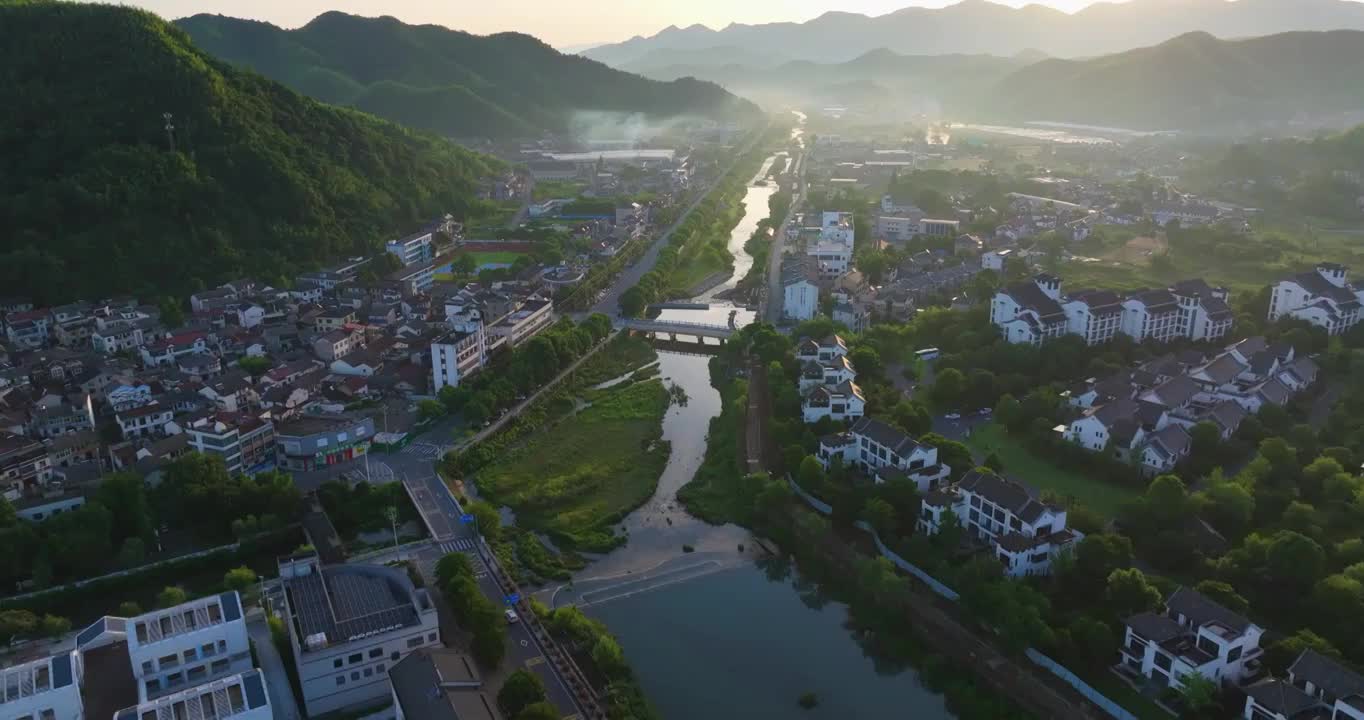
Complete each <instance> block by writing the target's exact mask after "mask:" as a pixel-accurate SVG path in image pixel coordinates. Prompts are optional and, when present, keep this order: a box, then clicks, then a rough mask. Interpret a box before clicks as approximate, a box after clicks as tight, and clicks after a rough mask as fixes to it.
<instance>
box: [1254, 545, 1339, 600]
mask: <svg viewBox="0 0 1364 720" xmlns="http://www.w3.org/2000/svg"><path fill="white" fill-rule="evenodd" d="M1325 567H1326V553H1325V552H1324V551H1322V549H1321V546H1320V545H1318V544H1317V542H1316V541H1315V540H1313V539H1311V538H1309V537H1307V536H1305V535H1303V534H1301V533H1297V532H1293V531H1292V530H1281V531H1279V532H1278V533H1276V534H1275V535H1274V537H1273V538H1271V539H1270V541H1269V546H1268V547H1267V548H1266V549H1265V569H1266V570H1268V571H1269V575H1270V577H1271V578H1272V579H1273V580H1276V581H1278V582H1284V583H1290V584H1291V587H1294V588H1298V589H1299V590H1300V591H1306V590H1307V588H1309V587H1311V586H1312V584H1313V583H1315V582H1316V581H1317V579H1318V578H1320V577H1321V575H1322V572H1323V571H1324V570H1325Z"/></svg>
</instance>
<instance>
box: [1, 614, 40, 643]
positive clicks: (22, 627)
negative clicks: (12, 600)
mask: <svg viewBox="0 0 1364 720" xmlns="http://www.w3.org/2000/svg"><path fill="white" fill-rule="evenodd" d="M39 623H40V621H39V620H38V616H37V615H34V614H33V613H31V612H29V611H28V610H2V611H0V644H5V645H7V644H9V643H10V642H12V641H14V640H15V639H18V638H26V637H33V636H34V635H35V634H37V632H38V630H39V627H40V625H39Z"/></svg>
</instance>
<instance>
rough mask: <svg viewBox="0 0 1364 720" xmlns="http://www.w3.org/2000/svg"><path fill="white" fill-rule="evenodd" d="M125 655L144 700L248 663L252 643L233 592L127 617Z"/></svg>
mask: <svg viewBox="0 0 1364 720" xmlns="http://www.w3.org/2000/svg"><path fill="white" fill-rule="evenodd" d="M125 628H126V632H127V636H126V640H127V643H128V658H129V660H130V662H131V663H132V668H133V676H134V677H135V678H136V679H137V681H138V683H139V685H140V688H139V696H140V697H141V698H143V699H144V700H147V699H154V698H158V697H161V696H163V695H168V694H171V693H175V692H179V691H181V690H184V689H185V688H188V687H193V686H197V685H202V684H204V683H207V682H212V681H214V680H217V679H221V678H224V677H227V676H229V675H236V674H239V673H242V672H245V671H247V670H250V669H251V643H250V640H249V639H248V637H247V633H246V620H245V618H244V616H243V614H242V605H241V598H240V596H238V595H237V593H236V592H226V593H223V594H221V595H214V596H211V597H206V598H200V599H198V600H191V601H190V602H187V603H184V604H181V605H176V606H175V607H172V608H168V609H164V610H154V611H152V612H149V613H145V614H142V615H138V616H137V617H132V618H128V619H127V621H126V623H125Z"/></svg>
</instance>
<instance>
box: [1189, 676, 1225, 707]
mask: <svg viewBox="0 0 1364 720" xmlns="http://www.w3.org/2000/svg"><path fill="white" fill-rule="evenodd" d="M1179 682H1180V684H1182V685H1183V686H1184V687H1183V688H1182V689H1181V690H1180V691H1179V694H1180V695H1181V696H1182V697H1183V698H1184V704H1185V705H1186V706H1187V707H1188V708H1189V709H1190V710H1192V711H1193V712H1195V713H1198V712H1201V711H1203V710H1207V709H1208V708H1211V707H1212V706H1213V705H1215V704H1216V703H1217V694H1218V692H1220V691H1221V688H1220V687H1219V686H1218V684H1217V682H1216V681H1213V680H1210V679H1208V678H1206V677H1204V676H1203V675H1200V674H1199V673H1189V674H1187V675H1183V676H1181V677H1180V678H1179Z"/></svg>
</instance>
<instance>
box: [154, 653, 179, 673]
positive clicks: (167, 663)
mask: <svg viewBox="0 0 1364 720" xmlns="http://www.w3.org/2000/svg"><path fill="white" fill-rule="evenodd" d="M156 664H157V666H158V667H160V668H161V669H162V670H165V669H167V668H173V667H179V666H180V656H179V655H165V656H162V657H161V659H160V660H157V661H156Z"/></svg>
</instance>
